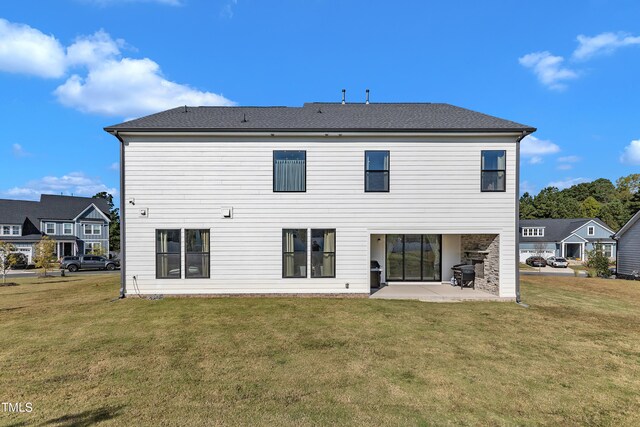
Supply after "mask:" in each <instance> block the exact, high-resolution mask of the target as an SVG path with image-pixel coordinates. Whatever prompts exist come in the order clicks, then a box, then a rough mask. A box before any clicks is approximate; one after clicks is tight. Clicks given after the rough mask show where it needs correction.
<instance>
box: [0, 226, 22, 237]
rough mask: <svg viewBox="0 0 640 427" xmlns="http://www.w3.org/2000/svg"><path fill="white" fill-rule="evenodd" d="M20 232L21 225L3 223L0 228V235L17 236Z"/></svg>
mask: <svg viewBox="0 0 640 427" xmlns="http://www.w3.org/2000/svg"><path fill="white" fill-rule="evenodd" d="M21 232H22V226H20V225H3V226H2V227H1V228H0V235H4V236H19V235H20V233H21Z"/></svg>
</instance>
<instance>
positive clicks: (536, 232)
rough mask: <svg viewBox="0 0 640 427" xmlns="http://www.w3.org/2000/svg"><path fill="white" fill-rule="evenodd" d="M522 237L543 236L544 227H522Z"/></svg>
mask: <svg viewBox="0 0 640 427" xmlns="http://www.w3.org/2000/svg"><path fill="white" fill-rule="evenodd" d="M522 237H544V227H522Z"/></svg>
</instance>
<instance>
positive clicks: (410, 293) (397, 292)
mask: <svg viewBox="0 0 640 427" xmlns="http://www.w3.org/2000/svg"><path fill="white" fill-rule="evenodd" d="M371 292H372V294H371V296H370V297H369V298H376V299H405V300H418V301H425V302H459V301H514V300H515V298H501V297H499V296H496V295H493V294H490V293H488V292H485V291H481V290H478V289H472V288H464V289H461V288H460V287H459V286H451V285H449V284H434V285H389V286H384V287H382V288H380V289H378V290H375V289H372V290H371Z"/></svg>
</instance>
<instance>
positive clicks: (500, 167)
mask: <svg viewBox="0 0 640 427" xmlns="http://www.w3.org/2000/svg"><path fill="white" fill-rule="evenodd" d="M506 169H507V152H506V151H505V150H483V151H482V173H481V175H482V176H481V179H480V181H481V184H480V188H481V191H486V192H492V191H505V190H506Z"/></svg>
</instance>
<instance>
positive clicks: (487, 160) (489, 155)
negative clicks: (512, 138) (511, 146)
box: [482, 150, 506, 170]
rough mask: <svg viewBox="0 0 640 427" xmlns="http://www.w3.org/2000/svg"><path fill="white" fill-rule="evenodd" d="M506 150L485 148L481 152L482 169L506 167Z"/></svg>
mask: <svg viewBox="0 0 640 427" xmlns="http://www.w3.org/2000/svg"><path fill="white" fill-rule="evenodd" d="M505 160H506V151H504V150H485V151H483V152H482V170H487V169H488V170H504V169H506V167H505V166H506V161H505Z"/></svg>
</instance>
